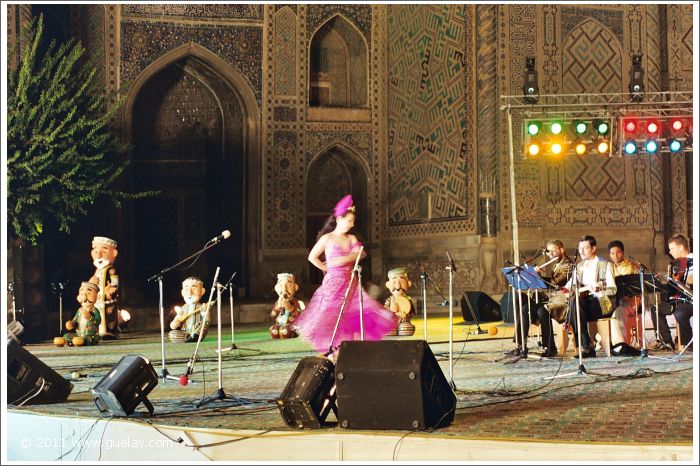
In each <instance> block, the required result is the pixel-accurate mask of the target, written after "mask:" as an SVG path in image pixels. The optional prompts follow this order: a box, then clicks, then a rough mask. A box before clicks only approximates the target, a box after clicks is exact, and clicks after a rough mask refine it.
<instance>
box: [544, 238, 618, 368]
mask: <svg viewBox="0 0 700 466" xmlns="http://www.w3.org/2000/svg"><path fill="white" fill-rule="evenodd" d="M577 262H578V249H576V256H575V257H574V262H573V274H574V275H573V277H571V279H572V282H571V284H572V288H573V290H574V297H575V299H576V327H577V328H578V332H577V335H576V336H577V340H578V370H577V371H576V372H569V373H566V374H558V375H553V376H551V377H544V380H551V379H559V378H564V377H572V376H580V375H585V376H587V377H591V376H592V375H609V374H601V373H596V372H588V371H586V366H584V365H583V348H582V347H581V332H582V331H583V329H582V328H581V302H580V295H579V287H580V284H579V281H578V280H579V278H578V267H577ZM582 273H583V272H582ZM585 331H586V332H587V331H588V322H586V330H585Z"/></svg>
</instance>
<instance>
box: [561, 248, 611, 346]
mask: <svg viewBox="0 0 700 466" xmlns="http://www.w3.org/2000/svg"><path fill="white" fill-rule="evenodd" d="M596 251H597V242H596V239H595V238H594V237H593V236H590V235H585V236H582V237H581V239H580V240H579V243H578V254H579V255H580V256H581V262H579V263H578V264H576V273H575V274H572V276H571V278H570V279H569V281H568V282H566V285H565V287H566V288H567V290H568V293H574V292H575V289H574V288H573V287H574V286H578V293H579V300H578V304H579V308H580V318H581V326H582V327H583V329H584V331H583V332H581V336H580V338H581V340H580V341H581V347H580V348H579V351H581V357H584V358H594V357H595V344H592V343H591V337H590V335H589V334H588V322H593V321H596V320H598V319H601V318H603V317H605V316H607V315H608V314H610V313H612V311H613V308H612V306H613V305H612V301H611V299H614V297H615V294H616V293H617V286H616V285H615V278H614V277H613V272H612V264H611V263H610V262H609V261H607V260H605V259H603V258H602V257H599V256H597V255H596ZM571 306H572V307H571V309H570V310H569V324H571V325H572V327H573V329H574V336H575V337H576V339H577V342H578V338H579V334H578V332H579V328H578V324H577V318H576V312H577V311H576V307H575V306H576V301H575V300H572V304H571Z"/></svg>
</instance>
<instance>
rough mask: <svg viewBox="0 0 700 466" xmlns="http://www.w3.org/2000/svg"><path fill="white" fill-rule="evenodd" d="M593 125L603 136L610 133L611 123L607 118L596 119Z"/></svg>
mask: <svg viewBox="0 0 700 466" xmlns="http://www.w3.org/2000/svg"><path fill="white" fill-rule="evenodd" d="M593 126H594V127H595V130H596V131H598V134H600V135H601V136H605V135H606V134H608V131H610V123H608V122H607V121H605V120H595V121H594V122H593Z"/></svg>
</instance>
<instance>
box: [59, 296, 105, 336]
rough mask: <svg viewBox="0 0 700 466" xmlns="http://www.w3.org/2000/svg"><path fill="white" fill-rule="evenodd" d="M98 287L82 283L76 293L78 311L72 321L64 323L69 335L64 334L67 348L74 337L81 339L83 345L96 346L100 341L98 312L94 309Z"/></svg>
mask: <svg viewBox="0 0 700 466" xmlns="http://www.w3.org/2000/svg"><path fill="white" fill-rule="evenodd" d="M99 291H100V289H99V287H98V286H97V285H95V284H94V283H89V282H83V283H81V284H80V290H79V291H78V302H79V303H80V309H78V311H77V312H76V313H75V317H73V319H72V320H69V321H68V322H66V329H67V330H68V331H70V332H71V333H66V334H65V335H63V338H65V339H66V343H68V346H73V339H74V338H75V337H82V338H83V341H84V344H85V345H96V344H97V343H99V341H100V335H99V328H100V320H101V318H100V311H99V309H97V307H95V302H97V293H98V292H99Z"/></svg>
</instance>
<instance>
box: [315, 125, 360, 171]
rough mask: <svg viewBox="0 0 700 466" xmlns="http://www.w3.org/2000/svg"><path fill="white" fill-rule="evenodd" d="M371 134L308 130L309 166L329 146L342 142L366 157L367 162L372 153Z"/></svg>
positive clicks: (341, 143)
mask: <svg viewBox="0 0 700 466" xmlns="http://www.w3.org/2000/svg"><path fill="white" fill-rule="evenodd" d="M370 141H371V136H370V135H369V134H368V133H344V132H335V131H324V132H317V131H307V133H306V147H305V152H304V160H305V163H306V165H307V166H308V165H309V164H310V163H311V161H312V160H313V159H314V158H315V157H316V156H317V155H318V154H320V153H321V152H324V151H325V150H326V149H328V148H329V147H331V146H333V145H336V144H340V145H344V146H345V147H350V148H352V149H353V151H354V152H356V153H357V154H358V155H360V156H361V157H362V158H363V159H365V161H366V163H367V162H369V161H370V157H371V156H370V154H371V142H370Z"/></svg>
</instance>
